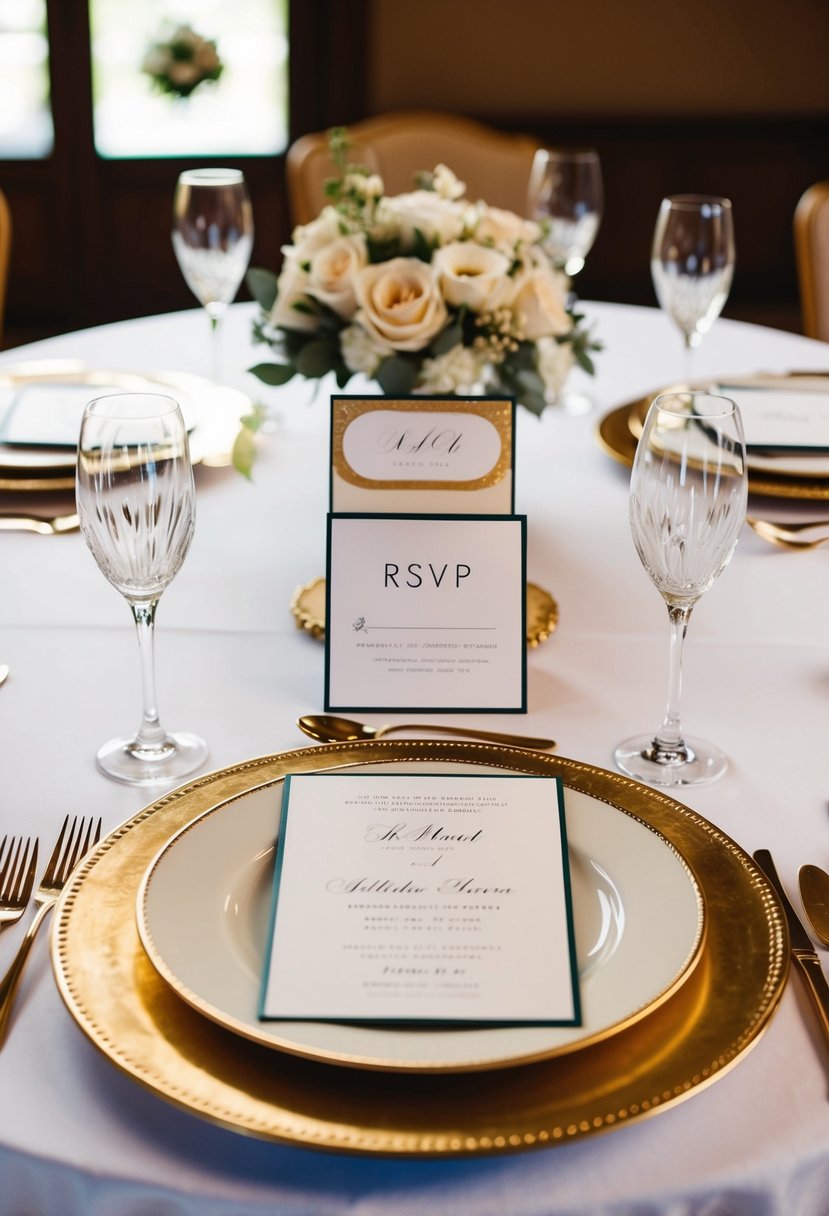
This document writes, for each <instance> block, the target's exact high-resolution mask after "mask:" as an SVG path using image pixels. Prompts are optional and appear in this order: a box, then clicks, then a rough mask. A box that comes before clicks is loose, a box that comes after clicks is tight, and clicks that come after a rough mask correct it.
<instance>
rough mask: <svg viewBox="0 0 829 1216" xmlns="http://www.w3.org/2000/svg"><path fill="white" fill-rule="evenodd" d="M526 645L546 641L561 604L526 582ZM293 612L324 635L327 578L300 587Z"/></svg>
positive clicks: (306, 626)
mask: <svg viewBox="0 0 829 1216" xmlns="http://www.w3.org/2000/svg"><path fill="white" fill-rule="evenodd" d="M526 610H527V645H528V646H529V648H530V649H531V650H534V649H535V647H536V646H538V645H539V644H540V643H541V642H546V640H547V638H548V637H549V636H550V634H551V633H554V632H555V630H556V626H557V625H558V604H557V603H556V601H555V600H554V599H553V597H552V596H551V595H550V593H549V591H545V590H544V589H543V588H542V587H537V586H536V585H535V583H527V594H526ZM291 614H292V616H293V618H294V620H295V621H296V623H297V628H298V629H303V630H305V632H306V633H310V635H311V637H312V638H317V639H318V640H320V641H322V640H323V639H324V638H325V579H324V578H315V579H313V580H312V581H311V582H310V583H305V584H304V585H303V586H302V587H297V589H296V591H295V592H294V596H293V599H292V600H291Z"/></svg>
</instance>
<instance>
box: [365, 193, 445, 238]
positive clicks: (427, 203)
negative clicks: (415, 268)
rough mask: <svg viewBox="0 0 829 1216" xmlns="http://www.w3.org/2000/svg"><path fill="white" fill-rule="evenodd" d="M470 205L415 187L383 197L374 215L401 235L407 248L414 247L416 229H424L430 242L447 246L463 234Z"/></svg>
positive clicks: (386, 226)
mask: <svg viewBox="0 0 829 1216" xmlns="http://www.w3.org/2000/svg"><path fill="white" fill-rule="evenodd" d="M466 216H467V207H466V206H465V205H464V204H462V203H459V202H455V201H453V200H452V199H448V198H442V197H441V196H440V195H439V194H436V193H435V192H434V190H413V191H412V193H411V194H398V195H397V196H396V198H385V199H383V200H382V201H381V202H380V204H379V206H378V208H377V215H376V217H375V219H376V222H377V224H378V225H379V226H380V227H381V228H383V229H387V230H391V231H396V232H398V233H399V235H400V239H401V241H402V242H403V245H404V247H405V248H411V247H412V246H413V245H414V241H415V231H418V232H422V233H423V236H424V237H425V238H426V240H427V241H429V242H430V244H438V245H446V244H447V243H448V242H449V241H456V240H457V239H458V237H460V236H461V235H462V233H463V230H464V226H465V222H466Z"/></svg>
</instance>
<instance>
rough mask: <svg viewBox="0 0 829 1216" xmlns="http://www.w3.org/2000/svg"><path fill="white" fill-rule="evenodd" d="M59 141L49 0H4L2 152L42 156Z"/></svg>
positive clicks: (0, 24) (10, 156) (0, 15)
mask: <svg viewBox="0 0 829 1216" xmlns="http://www.w3.org/2000/svg"><path fill="white" fill-rule="evenodd" d="M53 144H54V129H53V127H52V108H51V105H50V101H49V40H48V38H47V36H46V0H11V2H8V0H7V3H5V4H2V5H0V156H2V157H4V158H5V159H6V160H37V159H40V158H42V157H44V156H48V155H49V154H50V153H51V151H52V146H53Z"/></svg>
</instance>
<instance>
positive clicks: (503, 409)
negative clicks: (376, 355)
mask: <svg viewBox="0 0 829 1216" xmlns="http://www.w3.org/2000/svg"><path fill="white" fill-rule="evenodd" d="M459 494H460V496H462V499H463V503H462V505H459V504H458V498H459ZM514 496H515V402H514V401H513V400H512V399H511V398H506V397H447V398H439V397H403V398H387V397H346V396H333V397H332V398H331V510H332V511H335V512H344V511H365V512H368V511H382V512H384V513H385V512H395V511H400V512H414V513H423V514H425V513H436V514H443V513H445V514H450V513H454V512H461V511H462V512H463V513H464V514H476V513H478V514H484V515H493V514H500V515H511V514H512V513H513V511H514Z"/></svg>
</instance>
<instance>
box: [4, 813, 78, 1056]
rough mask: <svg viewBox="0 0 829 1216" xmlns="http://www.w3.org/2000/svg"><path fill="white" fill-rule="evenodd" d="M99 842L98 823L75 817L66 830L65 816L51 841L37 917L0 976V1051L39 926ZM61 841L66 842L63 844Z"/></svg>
mask: <svg viewBox="0 0 829 1216" xmlns="http://www.w3.org/2000/svg"><path fill="white" fill-rule="evenodd" d="M67 828H69V835H68V836H67V834H66V832H67ZM100 838H101V821H100V819H99V820H98V823H97V825H96V824H95V823H94V821H93V820H91V819H90V820H86V819H80V820H79V819H78V817H77V815H76V816H75V818H74V819H73V820H72V825H71V827H70V826H69V816H68V815H67V816H66V818H65V819H64V821H63V827H62V828H61V830H60V834H59V835H58V838H57V840H56V841H55V847H54V849H53V850H52V856H51V857H50V858H49V860H48V862H47V863H46V869H45V871H44V873H43V877H42V878H41V880H40V885H39V886H38V888H37V890H36V891H35V903H36V904H37V905H38V909H37V913H36V914H35V917H34V919H33V920H32V923H31V924H30V925H29V927H28V929H27V930H26V936H25V937H24V938H23V941H22V942H21V943H20V946H19V948H18V951H17V954H16V955H15V956H14V958H13V959H12V962H11V966H10V967H9V969H8V971H7V972H6V974H5V975H4V976H3V979H2V980H0V1047H2V1045H3V1042H4V1041H5V1038H6V1032H7V1030H8V1024H9V1014H10V1013H11V1009H12V1004H13V1003H14V996H15V993H16V992H17V985H18V984H19V982H20V977H21V975H22V974H23V968H24V966H25V965H26V959H27V958H28V957H29V951H30V950H31V948H32V943H33V941H34V940H35V936H36V934H37V931H38V929H39V928H40V926H41V925H42V924H43V921H44V920H45V918H46V914H47V913H48V912H50V911H51V909H52V908H54V906H55V904H56V903H57V902H58V897H59V896H60V893H61V891H62V890H63V888H64V887H65V886H66V883H67V881H68V879H69V876H70V875H71V873H72V871H73V870H74V869H75V866H76V865H77V864H78V862H79V861H80V860H81V859H82V857H83V856H84V855H85V854H86V853H87V852H88V851H89V849H91V848H92V846H93V845H95V844H97V843H98V841H99V840H100ZM64 839H65V841H66V843H65V844H64Z"/></svg>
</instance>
